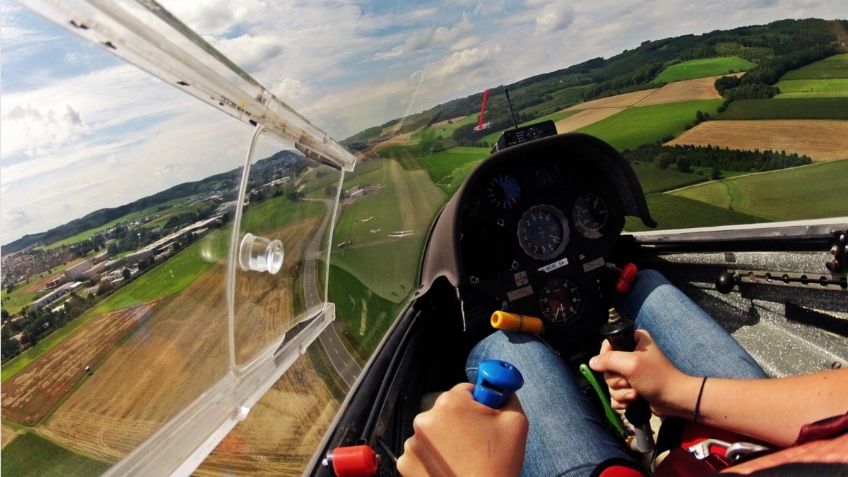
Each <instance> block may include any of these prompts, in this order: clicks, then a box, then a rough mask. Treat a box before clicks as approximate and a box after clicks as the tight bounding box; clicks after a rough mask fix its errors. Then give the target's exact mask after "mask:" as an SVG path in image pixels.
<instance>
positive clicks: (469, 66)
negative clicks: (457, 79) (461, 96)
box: [428, 44, 501, 79]
mask: <svg viewBox="0 0 848 477" xmlns="http://www.w3.org/2000/svg"><path fill="white" fill-rule="evenodd" d="M500 51H501V46H500V44H497V45H495V46H493V47H491V48H468V49H465V50H462V51H457V52H454V53H453V54H451V55H450V56H448V57H447V58H445V59H444V60H443V61H441V62H439V63H437V64H436V65H435V66H434V67H433V69H432V70H431V72H430V73H429V74H428V76H430V77H432V78H437V79H444V78H449V77H451V76H456V75H459V74H463V73H467V72H469V71H472V70H474V69H475V68H478V67H480V66H482V65H484V64H486V63H487V62H488V61H490V59H491V58H492V57H493V56H495V55H497V54H498V53H500Z"/></svg>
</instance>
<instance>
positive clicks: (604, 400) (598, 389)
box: [580, 364, 627, 439]
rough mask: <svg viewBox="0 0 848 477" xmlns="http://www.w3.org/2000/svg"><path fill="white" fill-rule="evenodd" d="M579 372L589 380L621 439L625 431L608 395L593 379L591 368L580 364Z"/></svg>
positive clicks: (625, 434)
mask: <svg viewBox="0 0 848 477" xmlns="http://www.w3.org/2000/svg"><path fill="white" fill-rule="evenodd" d="M580 374H582V375H583V377H584V378H586V381H589V384H591V385H592V389H594V390H595V392H596V393H597V394H598V398H600V400H601V404H602V405H603V406H604V414H605V415H606V416H607V420H608V421H609V423H610V424H612V427H614V428H615V430H616V431H617V432H618V435H619V436H620V437H621V438H622V439H626V438H627V432H625V431H624V426H623V425H622V424H621V419H620V418H619V417H618V414H616V413H615V411H613V410H612V407H611V406H610V401H609V396H607V394H606V393H605V392H604V390H603V388H601V385H600V384H598V380H597V379H595V375H594V373H592V370H591V369H589V367H588V366H586V365H585V364H581V365H580Z"/></svg>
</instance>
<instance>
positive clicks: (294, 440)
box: [195, 355, 338, 476]
mask: <svg viewBox="0 0 848 477" xmlns="http://www.w3.org/2000/svg"><path fill="white" fill-rule="evenodd" d="M337 410H338V403H337V402H336V401H335V400H334V399H333V398H332V397H331V395H330V393H329V391H328V390H327V388H326V386H325V384H324V381H323V380H322V379H321V378H320V377H319V376H318V375H317V374H316V373H315V371H314V369H313V366H312V363H311V361H310V359H309V357H308V355H304V356H301V357H300V358H299V359H298V360H297V361H296V362H295V364H294V365H293V366H292V367H291V368H289V370H288V371H287V372H286V374H285V375H284V376H283V377H282V378H280V380H279V381H277V382H276V383H275V384H274V386H273V387H272V388H271V389H270V390H269V391H268V392H267V393H266V394H265V395H264V396H263V397H262V399H261V400H260V401H259V402H258V403H257V404H256V405H255V406H254V407H253V409H252V410H251V411H250V414H249V415H248V417H247V419H245V420H244V421H243V422H241V423H239V424H238V425H237V426H236V427H235V428H234V429H233V430H232V431H231V432H230V433H229V434H228V435H227V437H226V438H225V439H224V440H223V441H222V442H221V443H220V444H219V445H218V447H217V448H216V449H215V450H214V451H213V452H212V454H210V455H209V457H207V458H206V460H205V461H204V463H203V465H201V467H200V468H199V469H197V471H196V472H195V474H196V475H204V476H205V475H210V476H212V475H234V474H235V475H275V476H276V475H301V474H302V473H303V469H304V467H305V466H306V463H307V462H308V461H309V459H310V458H311V457H312V454H313V452H314V451H315V447H316V446H317V445H318V444H319V442H320V441H321V437H322V436H323V434H324V432H325V431H326V430H327V428H328V427H329V425H330V422H331V421H332V419H333V416H334V415H335V413H336V411H337Z"/></svg>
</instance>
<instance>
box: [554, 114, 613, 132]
mask: <svg viewBox="0 0 848 477" xmlns="http://www.w3.org/2000/svg"><path fill="white" fill-rule="evenodd" d="M624 109H625V108H597V109H587V110H585V111H580V112H579V113H577V114H574V115H571V116H569V117H567V118H565V119H560V120H559V121H557V122H556V129H557V132H558V133H559V134H562V133H567V132H570V131H575V130H577V129H580V128H582V127H585V126H588V125H590V124H593V123H596V122H598V121H600V120H601V119H606V118H608V117H610V116H612V115H613V114H616V113H618V112H620V111H624Z"/></svg>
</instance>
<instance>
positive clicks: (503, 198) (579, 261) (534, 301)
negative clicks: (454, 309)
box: [459, 156, 624, 335]
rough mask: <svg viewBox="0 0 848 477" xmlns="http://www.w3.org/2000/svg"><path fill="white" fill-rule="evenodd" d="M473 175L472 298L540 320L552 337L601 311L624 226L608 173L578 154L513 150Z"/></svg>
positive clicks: (467, 224)
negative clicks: (602, 279) (606, 273)
mask: <svg viewBox="0 0 848 477" xmlns="http://www.w3.org/2000/svg"><path fill="white" fill-rule="evenodd" d="M473 179H474V180H473V182H470V183H469V184H467V187H466V191H465V192H464V194H463V197H462V201H461V203H460V205H459V244H460V262H461V267H462V268H463V272H464V273H463V276H464V277H465V283H464V284H463V286H462V287H461V290H462V294H463V300H464V301H465V302H466V304H467V305H468V306H470V307H476V308H477V309H482V310H484V311H485V312H488V313H490V312H491V311H494V310H496V309H500V310H504V311H511V312H515V313H521V314H525V315H532V316H537V317H540V318H542V319H543V321H544V322H545V325H546V329H547V330H548V333H547V334H548V335H550V334H563V333H565V334H567V333H570V332H572V331H573V330H574V328H575V327H580V326H581V323H587V322H593V321H594V320H595V318H596V317H598V316H604V317H605V314H606V309H605V308H604V306H603V300H602V296H601V291H600V285H599V275H600V272H601V270H602V269H603V267H604V265H605V264H606V263H607V260H608V258H609V256H610V254H611V253H612V250H613V247H614V245H615V242H616V239H617V238H618V235H619V234H620V232H621V230H622V227H623V225H624V211H623V207H622V204H621V202H620V199H619V193H618V191H617V190H616V188H615V187H614V186H613V184H612V182H611V181H610V180H609V178H608V177H607V175H606V174H605V173H604V172H603V171H602V170H600V169H599V168H598V166H597V165H595V164H594V163H593V162H592V161H583V160H581V158H580V157H579V156H577V157H526V156H524V157H522V156H516V157H515V160H510V161H506V162H502V163H500V164H498V165H496V166H494V167H491V168H489V169H488V170H487V171H485V173H482V174H478V175H477V176H476V177H474V178H473Z"/></svg>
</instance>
